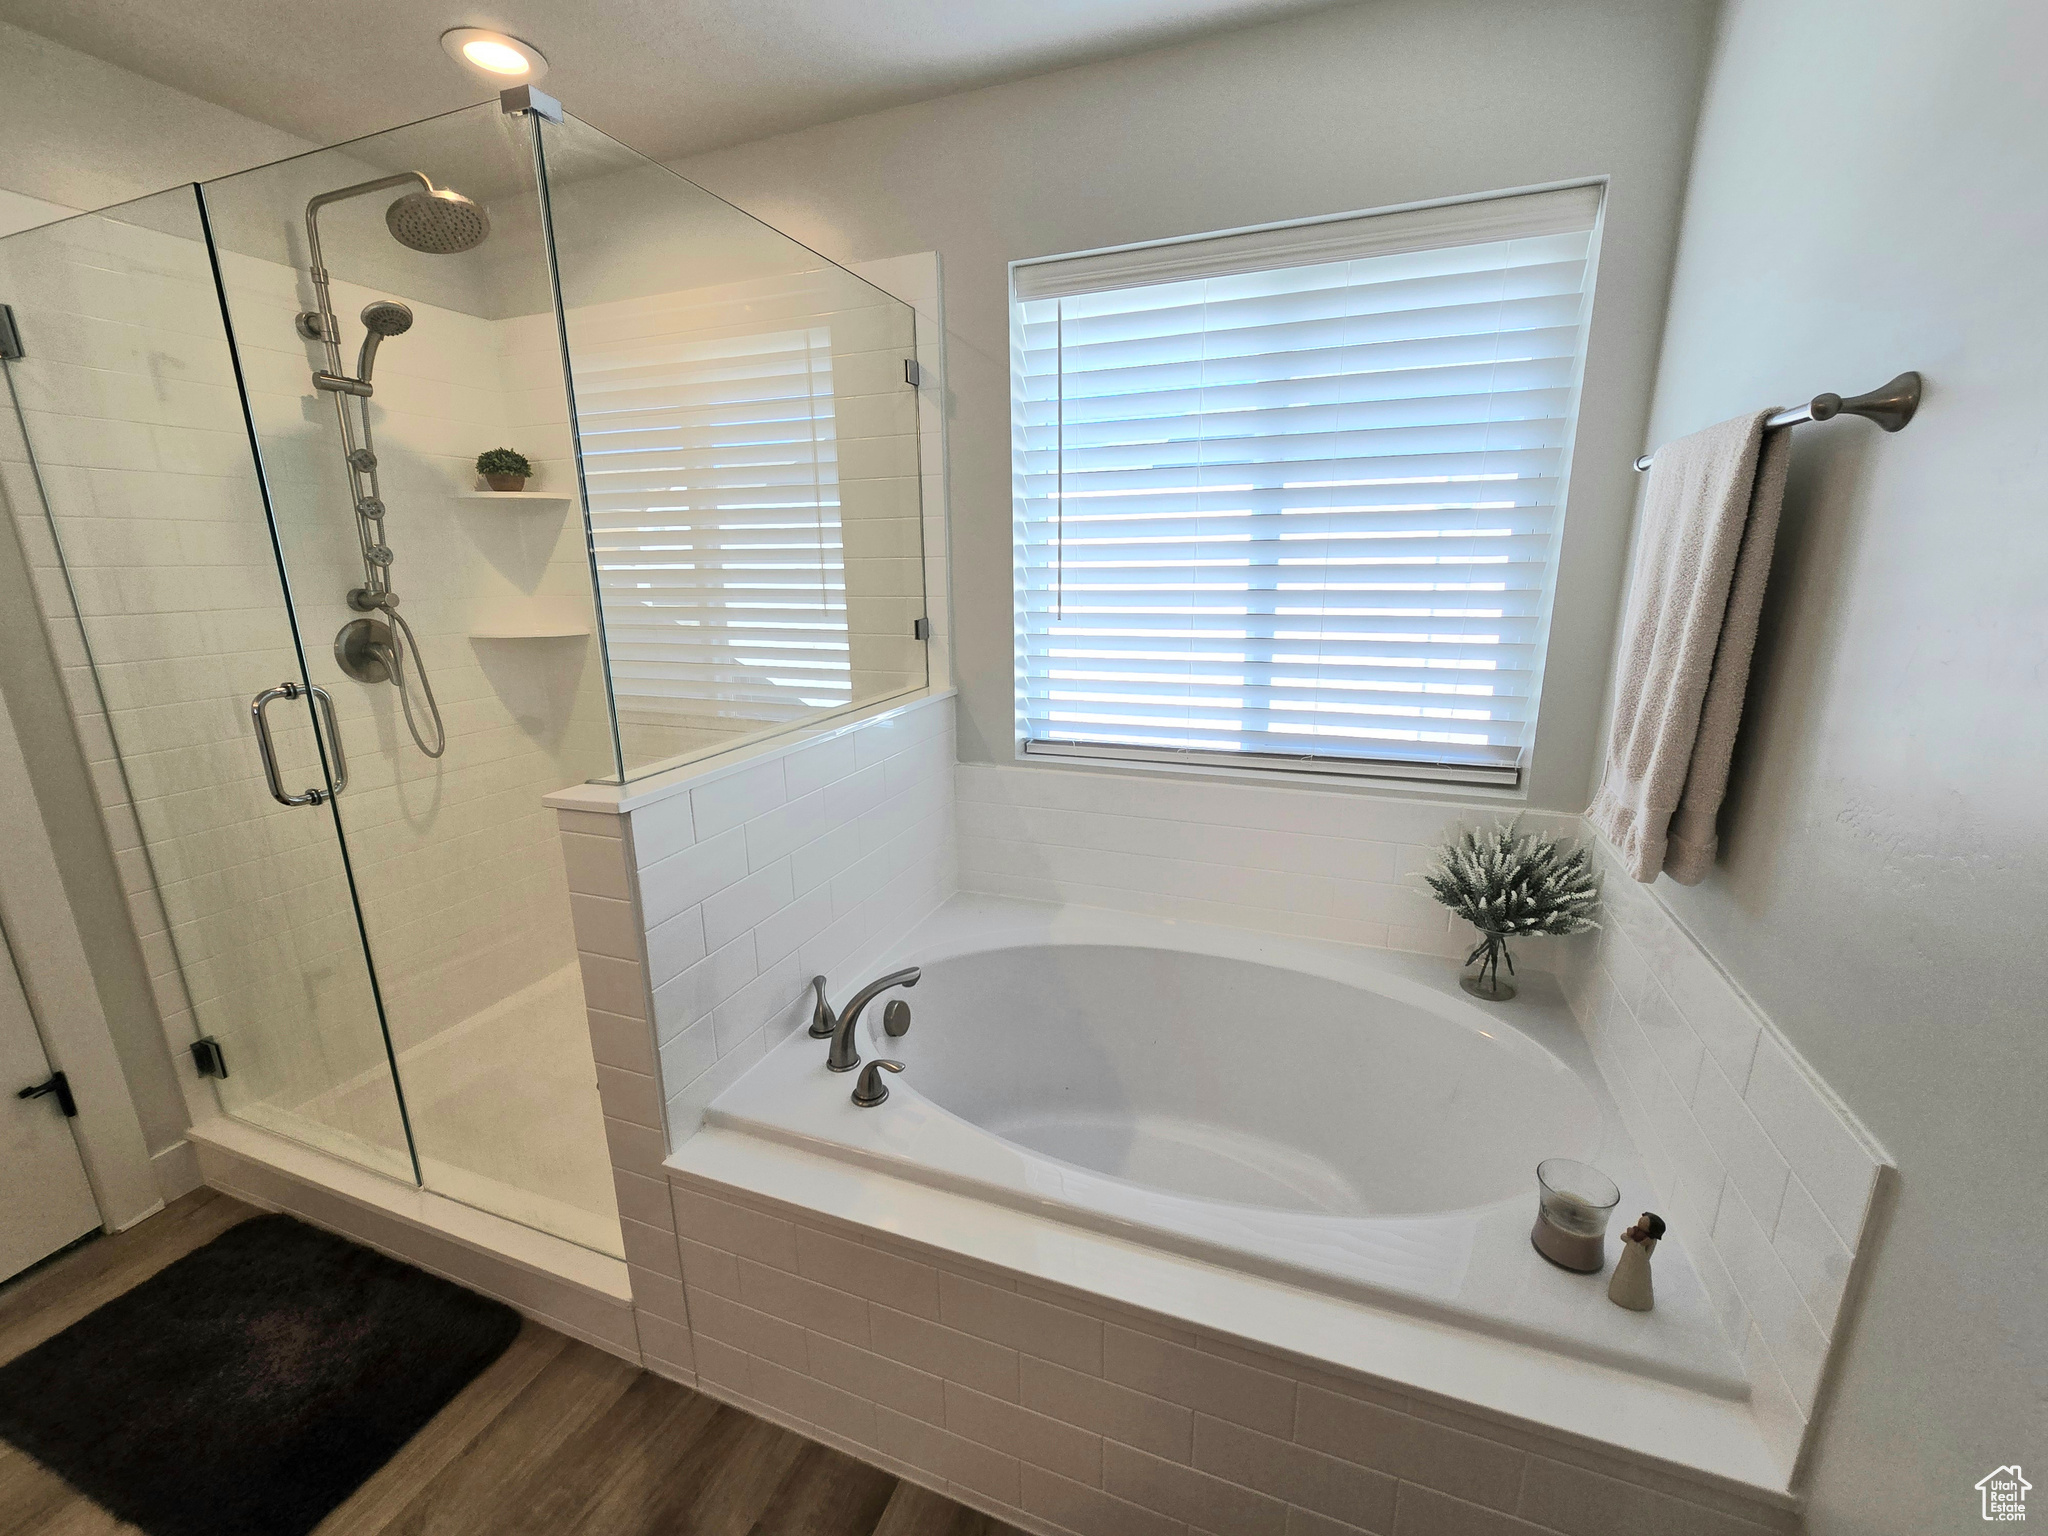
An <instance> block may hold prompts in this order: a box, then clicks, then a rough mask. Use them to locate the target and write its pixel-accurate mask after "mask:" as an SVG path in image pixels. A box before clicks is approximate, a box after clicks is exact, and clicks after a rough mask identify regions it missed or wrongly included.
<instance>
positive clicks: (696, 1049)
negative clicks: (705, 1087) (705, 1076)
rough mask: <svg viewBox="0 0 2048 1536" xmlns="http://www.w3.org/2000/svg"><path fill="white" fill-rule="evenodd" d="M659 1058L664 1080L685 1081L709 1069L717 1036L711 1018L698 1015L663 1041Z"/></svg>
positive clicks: (716, 1053)
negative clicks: (698, 1016) (697, 1017)
mask: <svg viewBox="0 0 2048 1536" xmlns="http://www.w3.org/2000/svg"><path fill="white" fill-rule="evenodd" d="M643 1027H644V1026H643ZM660 1061H661V1077H662V1081H663V1082H664V1083H687V1082H689V1081H691V1080H692V1079H693V1078H695V1077H697V1076H698V1075H700V1074H701V1073H705V1072H709V1071H710V1070H711V1068H712V1067H713V1066H714V1065H715V1064H716V1063H717V1061H718V1038H717V1035H716V1033H715V1031H714V1029H713V1023H712V1018H711V1017H710V1016H707V1017H705V1018H701V1019H699V1020H698V1021H697V1022H696V1023H694V1024H691V1025H689V1026H687V1027H686V1028H684V1029H682V1030H680V1031H678V1032H677V1033H676V1034H673V1035H671V1036H669V1038H668V1039H666V1040H664V1041H663V1042H662V1045H661V1056H660Z"/></svg>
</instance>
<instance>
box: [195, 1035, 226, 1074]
mask: <svg viewBox="0 0 2048 1536" xmlns="http://www.w3.org/2000/svg"><path fill="white" fill-rule="evenodd" d="M192 1064H193V1065H194V1066H195V1067H197V1068H198V1069H199V1075H200V1076H201V1077H226V1076H227V1075H228V1058H227V1054H226V1052H224V1051H222V1050H221V1048H220V1042H219V1041H218V1040H216V1039H214V1037H213V1036H211V1035H201V1036H200V1037H199V1038H198V1039H197V1040H194V1041H193V1042H192Z"/></svg>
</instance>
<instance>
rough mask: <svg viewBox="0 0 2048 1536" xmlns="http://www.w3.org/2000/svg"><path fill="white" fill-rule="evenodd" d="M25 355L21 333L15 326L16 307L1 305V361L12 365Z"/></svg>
mask: <svg viewBox="0 0 2048 1536" xmlns="http://www.w3.org/2000/svg"><path fill="white" fill-rule="evenodd" d="M23 355H24V354H23V352H22V350H21V332H20V330H19V329H18V328H17V327H16V326H15V324H14V306H13V305H12V304H0V360H4V361H6V362H10V363H11V362H13V361H14V360H15V359H16V358H18V357H21V356H23Z"/></svg>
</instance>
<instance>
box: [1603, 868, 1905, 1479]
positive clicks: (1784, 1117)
mask: <svg viewBox="0 0 2048 1536" xmlns="http://www.w3.org/2000/svg"><path fill="white" fill-rule="evenodd" d="M1588 835H1589V836H1590V835H1591V834H1590V833H1589V834H1588ZM1598 850H1599V856H1600V859H1601V866H1602V872H1603V879H1604V889H1605V898H1606V900H1605V919H1606V921H1605V926H1604V928H1603V929H1602V931H1601V932H1600V933H1599V934H1598V935H1597V938H1596V941H1595V942H1591V943H1586V942H1577V943H1575V944H1574V946H1573V949H1574V953H1573V957H1572V963H1571V964H1569V965H1568V966H1567V967H1566V970H1565V973H1564V977H1563V979H1564V983H1565V989H1566V994H1567V996H1568V997H1569V999H1570V1001H1571V1005H1572V1008H1573V1010H1574V1012H1575V1013H1576V1014H1577V1016H1578V1019H1579V1023H1580V1027H1581V1028H1582V1029H1583V1030H1584V1032H1585V1035H1586V1038H1587V1040H1588V1041H1589V1043H1590V1044H1591V1047H1592V1051H1593V1055H1594V1059H1595V1060H1596V1061H1597V1062H1598V1063H1599V1065H1600V1070H1601V1073H1602V1075H1603V1076H1604V1077H1605V1078H1606V1080H1607V1083H1608V1086H1609V1088H1610V1089H1611V1090H1612V1092H1613V1095H1614V1099H1615V1102H1616V1103H1617V1104H1619V1106H1620V1108H1621V1113H1622V1118H1623V1120H1624V1121H1625V1122H1626V1123H1627V1125H1628V1127H1629V1130H1630V1132H1631V1134H1632V1136H1633V1139H1634V1141H1635V1143H1636V1145H1637V1146H1638V1147H1640V1148H1641V1149H1642V1153H1643V1158H1644V1161H1645V1162H1646V1164H1647V1165H1648V1169H1649V1174H1650V1180H1651V1183H1652V1184H1653V1185H1654V1186H1655V1187H1656V1189H1657V1192H1658V1196H1659V1198H1660V1199H1661V1201H1662V1202H1663V1203H1662V1204H1661V1205H1659V1206H1658V1209H1659V1210H1660V1211H1661V1212H1663V1213H1664V1214H1665V1215H1666V1216H1667V1217H1668V1218H1669V1220H1670V1222H1671V1227H1672V1233H1673V1236H1675V1237H1676V1238H1677V1239H1678V1240H1679V1241H1680V1242H1681V1243H1683V1244H1684V1245H1685V1247H1686V1250H1687V1251H1688V1252H1689V1253H1690V1254H1691V1255H1692V1256H1693V1260H1694V1263H1695V1264H1696V1265H1697V1267H1698V1269H1699V1273H1700V1277H1701V1279H1702V1280H1703V1281H1705V1283H1706V1285H1707V1289H1708V1291H1709V1293H1710V1294H1711V1295H1712V1297H1713V1300H1714V1305H1715V1308H1716V1310H1717V1311H1718V1312H1719V1314H1720V1317H1721V1324H1722V1327H1723V1330H1724V1331H1725V1332H1726V1334H1727V1336H1728V1338H1729V1339H1730V1340H1732V1341H1734V1342H1735V1344H1736V1346H1737V1347H1738V1348H1739V1349H1740V1350H1741V1352H1742V1355H1743V1363H1744V1369H1745V1372H1746V1374H1747V1375H1748V1377H1749V1380H1750V1386H1751V1392H1752V1397H1753V1401H1754V1402H1755V1405H1756V1412H1757V1416H1758V1420H1759V1422H1760V1423H1762V1424H1763V1425H1764V1426H1765V1428H1766V1431H1767V1433H1768V1434H1769V1435H1770V1438H1771V1443H1772V1446H1773V1449H1774V1451H1775V1452H1776V1454H1777V1455H1778V1456H1779V1457H1780V1459H1781V1460H1782V1461H1783V1462H1784V1463H1785V1464H1786V1465H1787V1466H1790V1465H1792V1464H1793V1463H1794V1462H1795V1461H1796V1459H1797V1457H1798V1455H1799V1454H1800V1452H1801V1451H1802V1450H1803V1449H1804V1447H1805V1446H1806V1444H1807V1441H1808V1435H1807V1431H1808V1429H1809V1427H1810V1425H1811V1424H1812V1422H1813V1419H1814V1415H1815V1412H1816V1409H1817V1408H1818V1406H1819V1404H1820V1400H1821V1398H1822V1395H1823V1392H1824V1388H1825V1383H1826V1375H1827V1361H1828V1356H1829V1351H1830V1349H1831V1347H1832V1345H1833V1343H1834V1341H1835V1337H1836V1334H1837V1332H1838V1330H1839V1329H1840V1328H1841V1326H1842V1324H1843V1322H1844V1320H1845V1313H1846V1309H1847V1308H1848V1307H1849V1306H1850V1305H1851V1303H1850V1297H1851V1296H1852V1294H1853V1289H1854V1288H1853V1286H1852V1281H1853V1280H1855V1279H1856V1278H1857V1274H1858V1271H1859V1268H1860V1264H1859V1261H1861V1260H1863V1259H1864V1258H1865V1255H1866V1252H1867V1248H1868V1239H1869V1236H1870V1234H1871V1231H1872V1223H1873V1216H1874V1210H1875V1205H1876V1202H1877V1199H1878V1197H1879V1195H1880V1192H1881V1191H1882V1190H1883V1189H1884V1187H1885V1184H1886V1181H1887V1179H1888V1177H1889V1174H1890V1170H1891V1164H1890V1161H1889V1159H1888V1158H1887V1157H1886V1156H1885V1153H1884V1151H1883V1149H1882V1148H1880V1147H1879V1146H1878V1145H1877V1143H1876V1141H1875V1140H1874V1139H1873V1138H1872V1137H1871V1136H1870V1134H1869V1133H1868V1132H1867V1131H1865V1130H1864V1129H1863V1128H1862V1127H1861V1126H1860V1125H1859V1124H1858V1123H1857V1121H1856V1119H1855V1117H1854V1116H1852V1115H1851V1114H1849V1112H1848V1111H1847V1110H1846V1109H1844V1108H1843V1107H1842V1105H1841V1104H1840V1103H1839V1102H1838V1101H1837V1100H1836V1099H1835V1097H1834V1096H1833V1095H1832V1094H1831V1093H1829V1092H1828V1090H1827V1088H1826V1086H1825V1085H1824V1084H1823V1083H1821V1082H1820V1080H1819V1079H1818V1078H1817V1077H1816V1076H1814V1075H1813V1073H1812V1072H1811V1071H1810V1070H1809V1069H1808V1068H1807V1067H1806V1066H1805V1064H1804V1063H1803V1062H1802V1061H1801V1060H1800V1059H1799V1056H1798V1053H1797V1052H1795V1051H1794V1050H1793V1049H1792V1048H1791V1047H1790V1046H1789V1045H1788V1044H1787V1043H1786V1042H1785V1040H1784V1039H1783V1038H1782V1037H1781V1036H1780V1035H1779V1034H1778V1032H1777V1030H1776V1029H1775V1028H1773V1027H1772V1026H1771V1024H1770V1023H1769V1021H1768V1020H1766V1019H1765V1018H1764V1017H1763V1015H1762V1014H1761V1013H1760V1012H1759V1011H1758V1010H1757V1009H1756V1008H1755V1007H1754V1005H1752V1004H1751V1003H1750V1002H1749V1000H1748V999H1747V998H1746V997H1744V996H1743V995H1742V993H1741V992H1740V991H1738V990H1737V989H1736V988H1735V987H1734V985H1733V984H1731V983H1730V982H1729V980H1728V978H1727V977H1726V976H1724V975H1723V974H1722V973H1721V971H1720V969H1719V968H1718V967H1717V966H1716V965H1715V964H1714V962H1713V961H1712V959H1711V958H1710V957H1709V956H1708V955H1707V954H1706V952H1705V951H1704V950H1702V949H1701V948H1700V946H1699V945H1698V944H1697V943H1696V942H1694V940H1693V938H1692V937H1691V935H1690V934H1688V933H1687V932H1686V931H1685V930H1684V929H1683V928H1682V927H1680V926H1679V924H1678V922H1677V921H1676V920H1675V919H1674V918H1673V917H1672V916H1671V914H1670V912H1669V911H1667V910H1666V909H1665V907H1664V905H1663V903H1662V902H1661V901H1659V900H1658V899H1657V897H1656V894H1655V889H1654V887H1645V886H1640V885H1637V884H1636V883H1635V882H1634V881H1632V880H1630V879H1629V878H1628V877H1627V875H1626V874H1624V873H1623V871H1622V868H1621V865H1620V862H1619V860H1618V859H1617V858H1616V856H1615V854H1614V851H1613V850H1612V849H1611V848H1609V847H1608V846H1607V845H1606V843H1605V842H1601V843H1599V844H1598Z"/></svg>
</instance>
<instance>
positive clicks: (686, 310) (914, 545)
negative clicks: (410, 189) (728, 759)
mask: <svg viewBox="0 0 2048 1536" xmlns="http://www.w3.org/2000/svg"><path fill="white" fill-rule="evenodd" d="M541 133H542V143H543V147H544V151H545V158H546V165H547V179H548V195H549V202H550V210H551V215H552V217H551V229H552V233H553V237H554V242H555V255H556V265H557V274H558V281H559V284H560V302H561V307H562V326H563V331H564V333H565V336H566V350H567V366H568V369H569V373H570V379H571V383H572V386H573V387H572V390H571V394H572V396H573V398H574V404H575V418H576V427H577V435H578V440H579V443H580V447H581V464H582V470H583V480H584V487H585V491H586V495H587V500H588V505H589V511H590V523H591V532H592V544H593V549H594V553H595V559H596V563H597V566H598V579H599V592H600V595H601V599H602V602H603V607H604V629H605V637H606V645H607V648H608V660H609V665H610V671H611V679H612V690H613V694H614V697H615V701H616V706H617V711H618V719H619V736H620V745H621V752H622V755H623V760H624V767H625V773H626V776H627V777H629V778H632V777H639V776H643V775H645V774H648V773H652V772H656V771H658V770H660V769H663V768H667V767H671V766H674V765H676V764H677V763H680V762H685V761H688V760H689V759H690V758H692V757H696V756H701V755H705V754H707V753H711V752H717V751H723V750H727V749H729V748H731V747H734V746H738V745H741V744H744V743H745V742H748V741H750V740H753V739H756V738H758V737H761V736H765V735H772V734H774V733H776V732H779V731H781V730H784V729H786V728H788V727H789V726H790V725H791V724H793V723H797V722H804V721H811V720H816V719H819V718H822V717H825V716H828V715H830V714H832V713H834V712H837V711H843V710H846V709H849V708H856V707H860V706H864V705H868V704H872V703H874V702H876V701H878V700H881V699H886V698H889V697H891V696H894V695H897V694H901V693H905V692H908V691H910V690H912V689H916V688H921V687H923V686H924V684H925V681H926V657H925V650H926V647H925V641H924V640H923V638H922V636H921V635H920V634H919V633H918V632H917V626H918V621H919V620H920V619H922V618H923V616H924V612H925V600H924V564H923V536H922V533H923V530H922V522H921V517H920V512H921V507H920V494H919V481H918V435H917V427H918V423H917V398H916V390H915V388H914V387H913V386H912V385H911V383H910V381H909V379H908V378H907V377H906V374H905V368H904V364H905V362H906V361H907V360H909V359H912V358H914V357H915V356H916V334H915V317H914V312H913V311H912V310H911V308H910V306H909V305H907V304H904V303H903V302H901V301H900V300H898V299H896V298H893V297H891V296H890V295H889V294H887V293H884V292H883V291H882V290H881V289H879V288H877V287H875V286H873V285H872V284H870V283H868V282H865V281H863V280H862V279H861V278H859V277H856V276H855V275H854V274H853V273H851V272H848V271H846V270H845V269H843V268H841V267H837V266H835V265H833V264H832V263H831V262H829V261H827V260H825V259H824V258H823V257H821V256H819V255H817V254H816V253H815V252H813V251H810V250H807V249H805V248H804V247H803V246H801V245H799V244H798V243H797V242H796V241H794V240H791V239H790V238H788V237H787V236H785V235H782V234H780V233H778V232H777V231H775V230H773V229H770V228H769V227H768V226H767V225H765V224H762V223H760V222H759V221H758V220H756V219H753V218H750V217H749V216H748V215H746V214H744V213H741V212H740V211H739V210H738V209H736V208H734V207H732V206H731V205H730V204H728V203H725V202H721V201H720V200H719V199H718V198H716V197H713V196H712V195H711V194H710V193H708V192H706V191H704V190H703V189H702V188H700V187H697V186H695V185H693V184H692V183H690V182H687V181H685V180H683V179H682V178H681V177H679V176H677V175H675V174H674V173H673V172H671V171H669V170H667V169H665V168H664V167H662V166H660V165H657V164H655V163H654V162H653V161H651V160H648V159H645V158H644V157H642V156H641V155H639V154H636V153H635V152H634V151H632V150H630V149H627V148H626V147H625V146H624V145H621V144H619V143H617V142H616V141H614V140H612V139H609V138H607V137H606V136H605V135H603V134H601V133H599V132H598V131H597V130H596V129H594V128H591V127H590V126H588V125H587V124H584V123H580V122H578V121H576V120H575V119H574V118H570V119H568V120H567V121H566V122H564V123H562V124H559V125H558V124H554V123H543V124H541Z"/></svg>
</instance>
